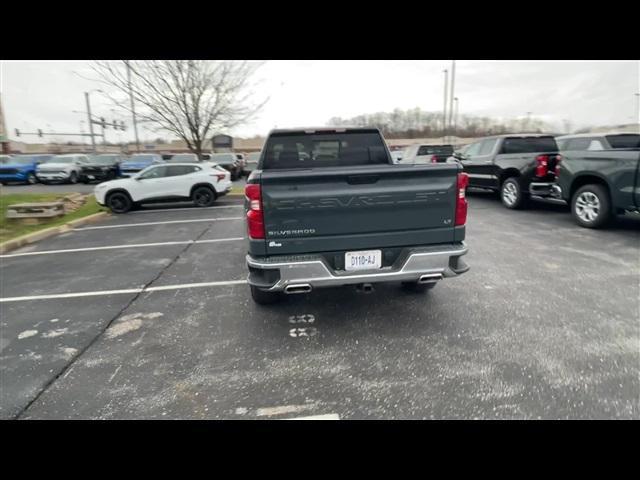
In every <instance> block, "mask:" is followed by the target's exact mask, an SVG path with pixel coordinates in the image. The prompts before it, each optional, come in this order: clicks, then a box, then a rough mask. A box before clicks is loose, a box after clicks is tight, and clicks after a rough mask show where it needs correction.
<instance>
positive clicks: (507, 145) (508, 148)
mask: <svg viewBox="0 0 640 480" xmlns="http://www.w3.org/2000/svg"><path fill="white" fill-rule="evenodd" d="M556 151H558V145H557V144H556V140H555V138H553V137H507V138H505V139H504V143H503V144H502V149H501V150H500V153H536V152H556Z"/></svg>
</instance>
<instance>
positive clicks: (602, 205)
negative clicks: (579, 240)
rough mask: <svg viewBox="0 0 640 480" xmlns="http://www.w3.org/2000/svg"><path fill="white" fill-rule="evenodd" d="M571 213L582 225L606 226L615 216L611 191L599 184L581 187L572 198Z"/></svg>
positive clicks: (590, 226) (588, 226) (586, 226)
mask: <svg viewBox="0 0 640 480" xmlns="http://www.w3.org/2000/svg"><path fill="white" fill-rule="evenodd" d="M571 214H572V215H573V218H574V220H575V221H576V223H577V224H578V225H580V226H581V227H585V228H601V227H603V226H605V225H606V224H607V223H609V222H610V221H611V218H612V217H613V212H612V210H611V201H610V200H609V192H608V191H607V189H606V188H605V187H603V186H602V185H598V184H591V185H584V186H582V187H580V188H579V189H578V190H577V191H576V193H574V194H573V197H572V198H571Z"/></svg>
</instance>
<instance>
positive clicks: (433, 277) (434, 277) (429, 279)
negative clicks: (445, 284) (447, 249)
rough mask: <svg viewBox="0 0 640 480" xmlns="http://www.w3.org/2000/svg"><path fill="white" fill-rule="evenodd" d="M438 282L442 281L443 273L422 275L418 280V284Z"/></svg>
mask: <svg viewBox="0 0 640 480" xmlns="http://www.w3.org/2000/svg"><path fill="white" fill-rule="evenodd" d="M438 280H442V274H441V273H429V274H426V275H422V276H421V277H420V278H419V279H418V283H435V282H437V281H438Z"/></svg>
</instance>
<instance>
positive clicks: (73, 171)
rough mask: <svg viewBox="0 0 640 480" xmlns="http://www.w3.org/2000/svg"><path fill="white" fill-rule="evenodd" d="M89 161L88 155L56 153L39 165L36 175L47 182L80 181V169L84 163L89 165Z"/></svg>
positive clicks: (43, 181)
mask: <svg viewBox="0 0 640 480" xmlns="http://www.w3.org/2000/svg"><path fill="white" fill-rule="evenodd" d="M88 161H89V158H88V156H87V155H74V154H68V155H55V156H53V157H51V158H50V159H49V160H47V161H46V162H42V163H40V164H39V165H38V166H37V168H36V177H38V180H40V181H41V182H42V183H45V184H46V183H49V182H68V183H78V180H80V170H81V168H82V166H83V165H87V163H88Z"/></svg>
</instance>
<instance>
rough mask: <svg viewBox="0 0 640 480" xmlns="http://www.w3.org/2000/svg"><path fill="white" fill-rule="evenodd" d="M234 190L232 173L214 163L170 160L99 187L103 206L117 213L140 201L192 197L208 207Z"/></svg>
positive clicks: (202, 205)
mask: <svg viewBox="0 0 640 480" xmlns="http://www.w3.org/2000/svg"><path fill="white" fill-rule="evenodd" d="M230 190H231V180H230V174H229V172H227V171H226V170H224V169H222V168H220V167H218V166H217V165H216V164H211V163H198V164H194V163H167V164H163V165H152V166H150V167H147V168H145V169H144V170H142V171H141V172H139V173H137V174H135V175H134V176H132V177H131V178H123V179H120V180H112V181H109V182H104V183H101V184H99V185H97V186H96V188H95V190H94V195H95V197H96V200H97V202H98V203H99V204H100V205H106V206H107V207H109V208H110V209H111V211H112V212H114V213H126V212H128V211H129V210H131V209H132V208H134V207H136V206H137V205H139V204H141V203H155V202H171V201H181V200H191V201H193V203H194V204H195V205H196V206H198V207H208V206H210V205H212V204H213V202H214V201H215V200H216V198H218V197H220V196H222V195H225V194H227V193H228V192H229V191H230Z"/></svg>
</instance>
